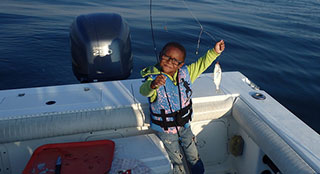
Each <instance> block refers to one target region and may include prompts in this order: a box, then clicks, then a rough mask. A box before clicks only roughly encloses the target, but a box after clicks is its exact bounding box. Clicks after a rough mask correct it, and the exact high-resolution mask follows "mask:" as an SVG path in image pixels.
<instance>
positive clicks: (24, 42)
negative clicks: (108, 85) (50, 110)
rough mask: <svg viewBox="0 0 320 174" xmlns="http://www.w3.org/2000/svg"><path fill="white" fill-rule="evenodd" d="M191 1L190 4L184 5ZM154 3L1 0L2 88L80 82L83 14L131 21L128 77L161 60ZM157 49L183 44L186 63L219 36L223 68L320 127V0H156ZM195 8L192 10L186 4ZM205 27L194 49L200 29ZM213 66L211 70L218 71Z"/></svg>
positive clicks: (143, 0) (140, 0)
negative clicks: (73, 31)
mask: <svg viewBox="0 0 320 174" xmlns="http://www.w3.org/2000/svg"><path fill="white" fill-rule="evenodd" d="M184 2H185V3H186V4H187V6H185V5H184ZM149 3H150V1H149V0H122V1H119V0H118V1H116V0H90V1H88V0H86V1H85V0H68V1H62V0H55V1H42V0H30V1H25V0H1V4H0V90H5V89H16V88H29V87H39V86H50V85H65V84H76V83H79V82H78V81H77V80H76V78H75V76H74V75H73V73H72V68H71V53H70V43H69V27H70V24H71V23H72V21H73V20H74V19H75V17H76V16H78V15H81V14H88V13H98V12H102V13H118V14H120V15H122V17H124V18H125V19H126V21H127V22H128V24H129V26H130V31H131V39H132V51H133V59H134V67H133V73H132V74H131V76H130V77H129V78H140V76H139V71H140V70H141V69H142V68H144V67H145V66H146V65H152V64H154V63H156V59H155V56H154V51H153V43H152V37H151V30H150V22H149V13H150V11H149V7H150V4H149ZM152 4H153V6H152V14H153V27H154V34H155V41H156V46H157V49H158V50H160V49H161V48H162V46H163V45H164V44H165V43H166V42H168V41H179V42H180V43H182V44H183V45H184V46H185V47H186V49H187V63H190V62H192V61H195V60H196V59H197V58H198V57H199V56H200V55H202V54H204V53H205V52H206V50H207V49H209V48H212V47H213V46H214V43H215V42H216V41H218V40H220V39H223V40H225V43H226V49H225V51H224V53H223V54H222V55H221V57H220V58H219V61H220V64H221V67H222V70H223V71H240V72H241V73H243V74H244V75H246V76H247V77H248V78H249V79H250V80H251V81H253V82H254V83H255V84H257V85H258V86H259V87H260V88H261V89H262V90H265V91H267V92H268V93H269V94H270V95H271V96H273V97H274V98H275V99H276V100H278V101H279V102H280V103H281V104H282V105H284V106H285V107H286V108H288V109H289V110H290V111H291V112H293V113H294V114H295V115H297V116H298V117H299V118H300V119H301V120H303V121H304V122H305V123H306V124H308V125H309V126H310V127H312V128H313V129H314V130H316V131H317V132H318V133H319V132H320V124H319V123H320V114H319V110H318V109H319V107H320V54H319V50H320V1H319V0H299V1H292V0H277V1H275V0H221V1H213V0H198V1H191V0H190V1H189V0H188V1H183V0H153V1H152ZM187 7H188V8H187ZM190 11H191V12H192V14H193V15H194V16H196V17H197V18H198V20H199V21H200V23H201V24H202V26H203V27H204V31H206V32H208V33H210V34H211V35H212V37H210V36H209V35H207V34H205V33H204V34H202V37H201V44H200V49H199V55H196V54H195V51H196V47H197V41H198V35H199V32H200V27H199V25H198V23H197V22H196V21H195V20H194V18H193V17H192V15H191V13H190ZM212 70H213V66H211V67H210V68H209V69H208V70H207V71H206V72H212Z"/></svg>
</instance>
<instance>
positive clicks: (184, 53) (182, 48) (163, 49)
mask: <svg viewBox="0 0 320 174" xmlns="http://www.w3.org/2000/svg"><path fill="white" fill-rule="evenodd" d="M170 47H175V48H178V49H179V50H180V51H181V52H182V53H183V60H185V58H186V56H187V53H186V49H185V48H184V47H183V46H182V45H181V44H179V43H178V42H168V43H167V44H166V45H165V46H164V47H163V48H162V50H161V52H160V58H161V57H162V55H163V54H164V53H165V52H166V51H167V50H168V49H169V48H170Z"/></svg>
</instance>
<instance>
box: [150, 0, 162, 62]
mask: <svg viewBox="0 0 320 174" xmlns="http://www.w3.org/2000/svg"><path fill="white" fill-rule="evenodd" d="M149 9H150V27H151V35H152V42H153V50H154V54H155V56H156V59H157V62H158V63H159V62H160V60H159V57H158V54H157V46H156V42H155V40H154V33H153V24H152V0H150V7H149Z"/></svg>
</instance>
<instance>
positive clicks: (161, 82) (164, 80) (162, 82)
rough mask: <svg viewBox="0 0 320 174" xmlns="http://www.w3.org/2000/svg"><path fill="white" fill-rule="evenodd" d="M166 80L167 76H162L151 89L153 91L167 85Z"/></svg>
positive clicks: (152, 84)
mask: <svg viewBox="0 0 320 174" xmlns="http://www.w3.org/2000/svg"><path fill="white" fill-rule="evenodd" d="M166 79H167V77H166V76H165V75H162V74H160V75H158V76H157V78H156V79H154V80H153V81H152V82H151V85H150V87H151V88H152V89H156V88H157V87H159V86H162V85H164V84H165V83H166Z"/></svg>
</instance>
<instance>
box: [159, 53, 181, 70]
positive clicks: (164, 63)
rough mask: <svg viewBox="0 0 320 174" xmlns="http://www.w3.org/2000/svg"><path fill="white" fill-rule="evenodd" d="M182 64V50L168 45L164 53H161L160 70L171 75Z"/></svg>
mask: <svg viewBox="0 0 320 174" xmlns="http://www.w3.org/2000/svg"><path fill="white" fill-rule="evenodd" d="M183 64H184V58H183V52H182V51H181V50H179V49H178V48H176V47H169V48H168V49H167V50H166V51H165V53H163V55H162V57H161V60H160V66H161V68H162V71H163V72H165V73H167V74H169V75H171V76H173V75H174V73H175V72H176V71H177V70H178V69H179V68H181V67H182V66H183Z"/></svg>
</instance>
